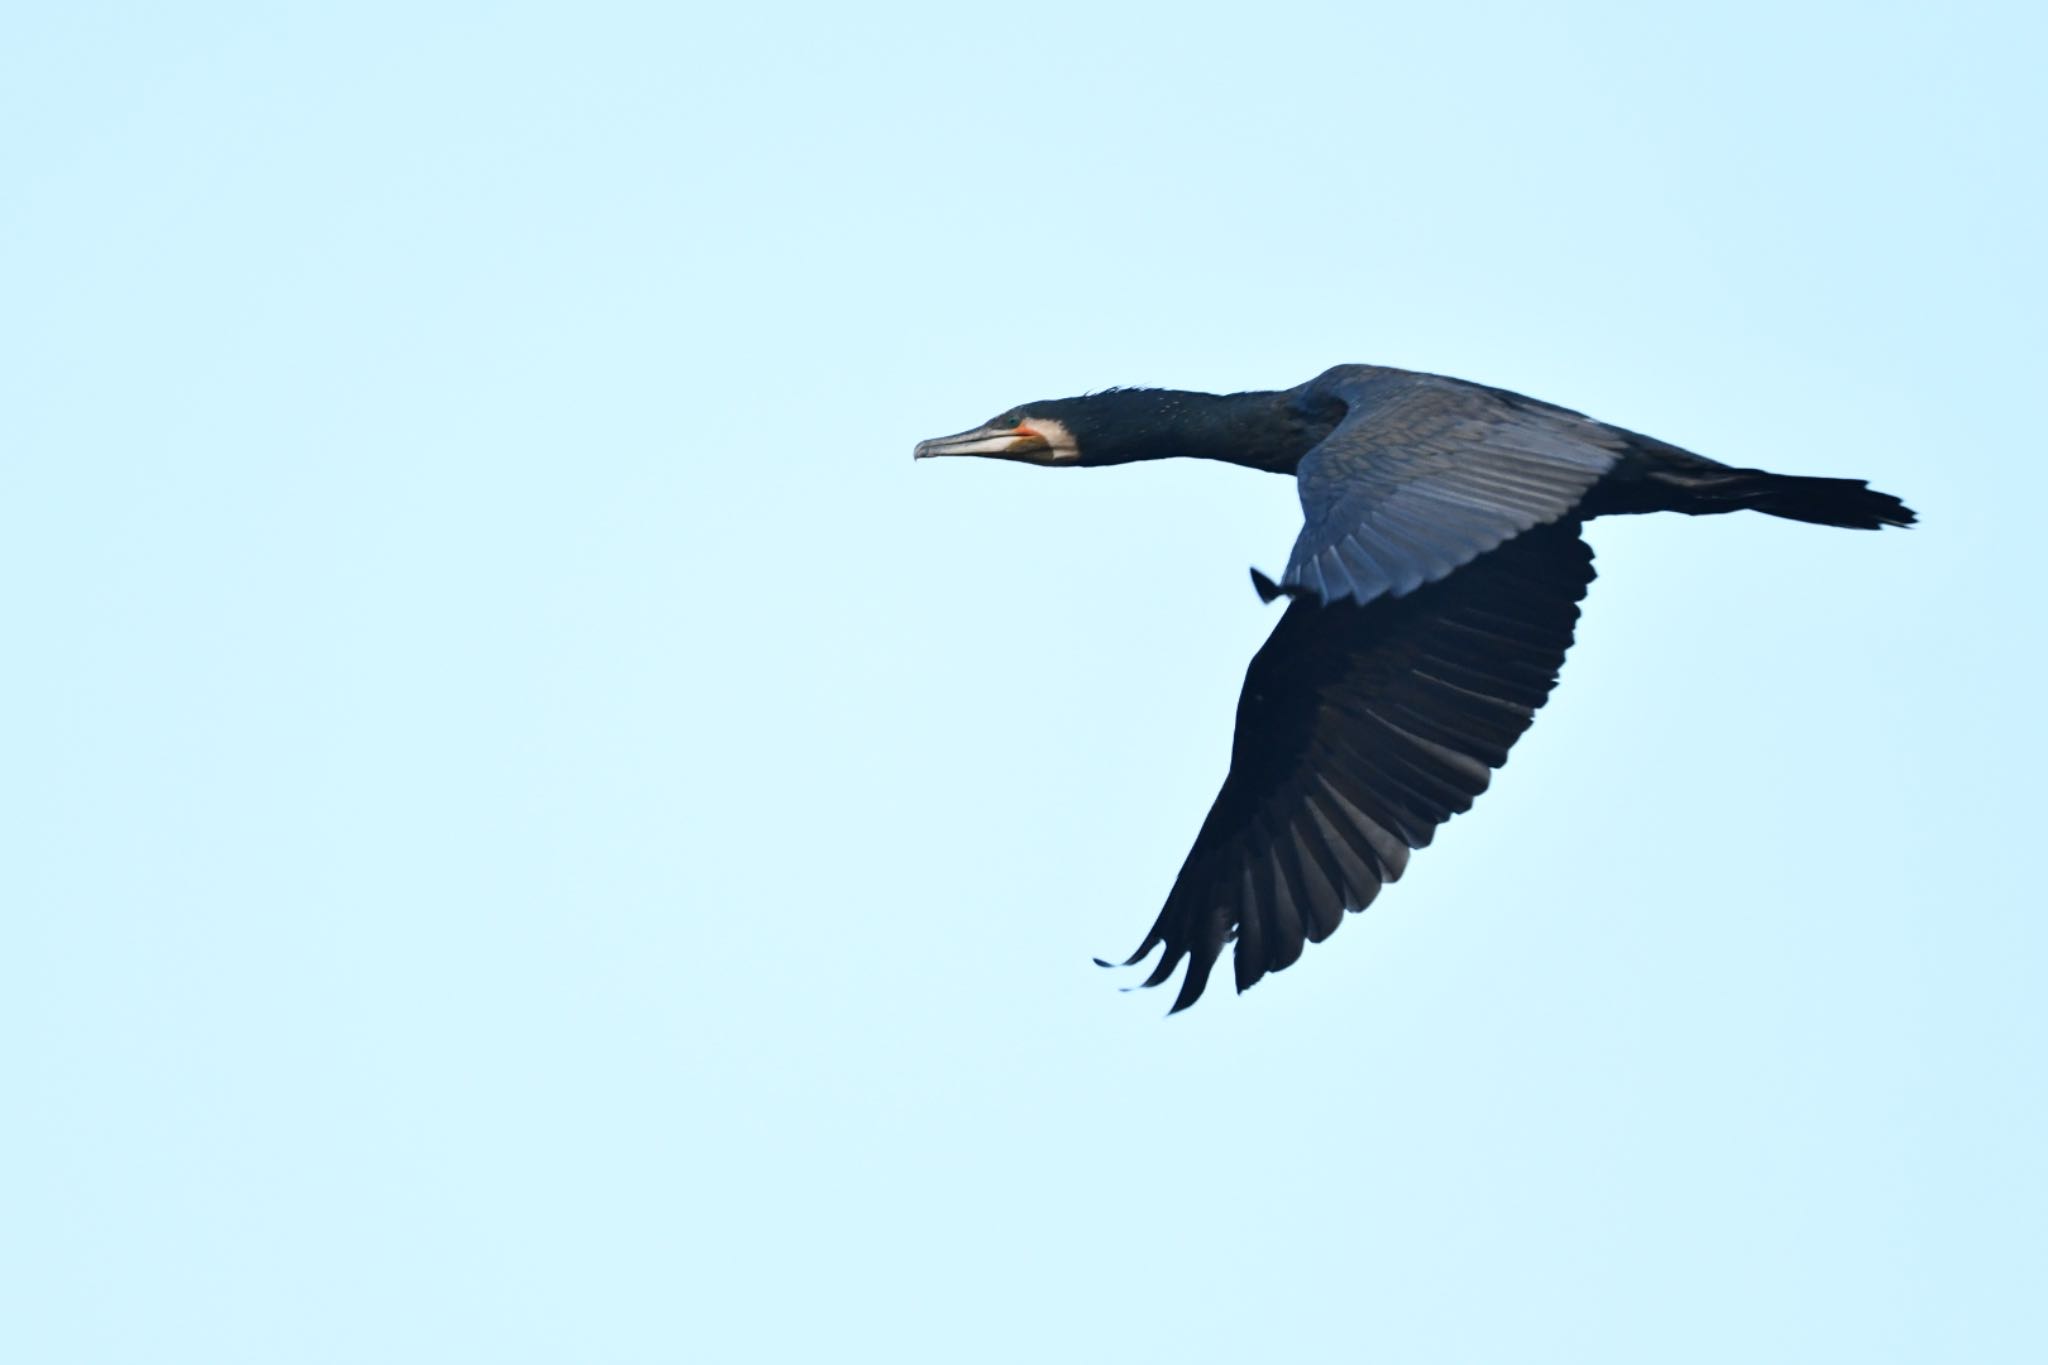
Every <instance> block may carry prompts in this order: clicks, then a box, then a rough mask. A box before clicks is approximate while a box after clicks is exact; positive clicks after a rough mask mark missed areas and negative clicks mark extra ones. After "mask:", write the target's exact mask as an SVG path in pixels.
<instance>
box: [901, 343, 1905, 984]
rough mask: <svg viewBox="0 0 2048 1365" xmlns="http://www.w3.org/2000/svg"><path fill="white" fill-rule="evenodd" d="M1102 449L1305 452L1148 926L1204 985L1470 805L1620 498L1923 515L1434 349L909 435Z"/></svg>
mask: <svg viewBox="0 0 2048 1365" xmlns="http://www.w3.org/2000/svg"><path fill="white" fill-rule="evenodd" d="M917 454H918V456H919V457H920V458H924V457H927V456H936V455H980V456H986V457H990V458H995V459H1009V460H1024V461H1028V462H1031V463H1035V464H1075V465H1101V464H1124V463H1128V462H1130V461H1134V460H1153V459H1163V458H1166V457H1169V456H1194V457H1197V458H1202V459H1212V460H1225V461H1228V462H1230V463H1232V464H1241V465H1248V466H1250V467H1251V468H1254V469H1263V470H1268V471H1270V472H1273V473H1276V474H1292V475H1294V477H1295V479H1296V481H1297V483H1298V485H1299V488H1300V492H1301V505H1302V512H1303V525H1302V529H1301V534H1300V536H1299V537H1298V538H1297V539H1296V541H1295V544H1294V551H1293V553H1292V554H1291V555H1290V556H1289V558H1288V562H1287V569H1286V572H1285V573H1284V574H1283V575H1282V577H1281V580H1280V581H1279V582H1278V583H1274V582H1273V581H1272V580H1270V579H1267V578H1266V577H1265V576H1264V575H1262V574H1259V573H1258V572H1257V571H1256V570H1254V571H1253V575H1252V576H1253V582H1254V584H1255V585H1256V586H1257V587H1258V589H1259V592H1260V595H1261V596H1262V597H1265V598H1266V599H1267V600H1268V601H1270V600H1272V599H1273V598H1275V597H1278V596H1281V595H1285V596H1287V597H1288V598H1290V599H1291V600H1290V601H1289V603H1288V606H1287V610H1286V612H1285V613H1284V614H1283V615H1282V616H1281V618H1280V623H1279V624H1278V625H1277V626H1276V627H1274V630H1273V634H1272V636H1271V637H1270V638H1269V639H1268V640H1267V641H1266V643H1265V645H1264V646H1263V647H1262V648H1261V649H1260V650H1259V652H1258V654H1257V655H1256V656H1255V657H1254V658H1253V659H1252V663H1251V667H1250V669H1249V670H1248V671H1247V672H1246V674H1245V684H1244V692H1243V695H1242V697H1241V698H1240V700H1239V702H1238V708H1237V735H1236V740H1235V742H1234V744H1233V746H1232V749H1231V756H1230V772H1229V774H1228V776H1226V777H1225V778H1224V781H1223V789H1222V791H1221V792H1219V793H1218V794H1217V797H1216V802H1215V804H1214V806H1213V807H1211V809H1210V811H1209V816H1208V818H1207V819H1206V820H1204V821H1203V822H1202V828H1201V830H1200V832H1199V833H1198V834H1197V835H1196V836H1195V844H1194V848H1193V849H1192V850H1190V851H1189V853H1188V857H1187V861H1186V862H1185V863H1184V864H1183V865H1182V866H1181V870H1180V875H1179V876H1178V877H1177V878H1176V879H1175V880H1174V884H1173V888H1172V890H1171V891H1170V892H1168V894H1167V897H1166V904H1165V906H1164V908H1163V909H1161V910H1160V912H1159V917H1158V919H1157V921H1156V922H1155V923H1154V924H1153V926H1152V930H1151V932H1150V933H1148V934H1147V935H1146V936H1145V941H1144V942H1143V943H1141V944H1139V945H1138V950H1137V952H1135V953H1134V954H1132V955H1131V957H1130V959H1129V961H1130V962H1133V963H1135V962H1137V961H1139V960H1140V959H1142V958H1143V957H1144V956H1145V955H1146V954H1147V953H1149V952H1151V951H1152V949H1153V948H1155V947H1159V946H1161V945H1163V946H1164V948H1165V951H1164V953H1163V954H1162V955H1161V957H1160V960H1159V963H1158V965H1157V966H1156V967H1154V968H1153V970H1152V973H1151V975H1150V976H1148V977H1147V978H1146V980H1145V984H1146V985H1148V986H1155V985H1158V984H1160V983H1161V982H1163V981H1165V980H1166V979H1167V978H1168V977H1169V976H1171V975H1172V974H1173V971H1174V969H1175V968H1176V967H1178V966H1179V965H1180V963H1181V961H1182V960H1183V959H1186V960H1187V962H1188V970H1187V975H1186V977H1185V978H1184V979H1183V981H1182V983H1181V989H1180V994H1179V996H1178V998H1177V999H1176V1000H1175V1001H1174V1009H1175V1010H1181V1009H1185V1008H1187V1007H1188V1006H1189V1005H1191V1004H1193V1003H1194V1002H1195V1000H1196V998H1197V997H1199V996H1200V995H1201V993H1202V990H1203V988H1204V987H1205V986H1206V985H1207V983H1208V979H1209V973H1210V971H1211V970H1212V969H1213V968H1214V966H1215V964H1216V962H1217V960H1218V959H1219V958H1220V957H1221V956H1222V953H1223V949H1224V946H1225V945H1226V944H1228V943H1230V942H1231V941H1232V940H1235V941H1236V944H1237V953H1236V959H1235V961H1236V979H1237V988H1238V989H1239V990H1243V989H1245V988H1246V987H1247V986H1250V985H1251V984H1252V983H1253V982H1255V981H1257V980H1258V979H1259V978H1260V977H1262V976H1264V975H1265V974H1266V973H1267V972H1270V971H1279V970H1280V969H1281V968H1283V967H1286V966H1289V965H1290V964H1292V963H1293V962H1294V960H1295V959H1296V958H1298V957H1299V956H1301V950H1302V945H1303V944H1304V943H1305V942H1308V943H1314V942H1320V941H1322V940H1323V939H1324V938H1326V937H1328V936H1329V934H1330V933H1331V932H1332V931H1334V930H1335V929H1336V927H1337V925H1338V923H1339V921H1340V920H1341V919H1342V917H1343V914H1344V912H1345V911H1347V910H1360V909H1363V908H1364V907H1365V906H1366V905H1368V904H1370V903H1371V901H1372V899H1373V897H1374V896H1376V895H1378V894H1379V890H1380V888H1381V887H1382V886H1384V885H1385V884H1386V883H1388V882H1391V881H1393V880H1395V879H1396V878H1398V877H1399V876H1400V875H1401V872H1402V869H1403V868H1404V867H1406V866H1407V862H1408V854H1409V851H1410V850H1411V849H1417V848H1422V847H1424V846H1425V845H1427V844H1428V843H1429V841H1430V838H1431V837H1432V835H1433V834H1434V833H1435V830H1436V827H1437V826H1438V825H1440V824H1442V823H1443V822H1444V821H1445V820H1448V819H1449V818H1450V817H1451V816H1453V815H1456V814H1459V813H1460V812H1462V811H1465V810H1468V809H1470V808H1471V805H1472V801H1473V799H1474V798H1475V797H1477V796H1478V795H1479V793H1480V792H1482V791H1484V790H1485V789H1486V785H1487V782H1488V781H1489V780H1490V779H1491V777H1492V771H1493V769H1495V768H1498V767H1500V766H1501V765H1502V764H1503V763H1505V762H1506V761H1507V754H1508V748H1509V746H1511V745H1512V744H1513V743H1514V742H1515V740H1516V739H1517V738H1519V737H1520V736H1521V734H1522V732H1523V731H1524V730H1526V729H1528V728H1529V723H1530V721H1531V720H1532V719H1533V718H1534V717H1535V714H1536V710H1537V708H1538V707H1540V706H1542V705H1543V703H1544V701H1545V699H1547V698H1548V697H1549V695H1550V690H1551V688H1552V687H1553V686H1555V685H1556V682H1557V675H1558V670H1559V668H1560V667H1561V666H1562V664H1563V662H1564V655H1565V651H1566V650H1567V649H1568V648H1569V647H1570V646H1571V642H1572V630H1573V627H1574V625H1575V624H1576V622H1577V620H1578V615H1579V608H1578V604H1579V600H1580V599H1581V598H1582V597H1584V596H1585V592H1586V588H1587V585H1588V584H1590V583H1591V582H1592V581H1593V555H1592V551H1591V550H1590V549H1589V548H1588V547H1587V546H1586V543H1585V541H1584V540H1582V539H1581V538H1580V534H1579V532H1580V528H1581V527H1582V526H1583V524H1584V523H1585V522H1586V521H1587V520H1589V519H1590V518H1593V517H1597V516H1606V515H1610V514H1616V513H1636V512H1684V513H1687V514H1690V515H1695V516H1697V515H1704V514H1708V513H1716V512H1732V511H1738V510H1741V509H1744V508H1748V509H1751V510H1754V511H1759V512H1767V513H1770V514H1771V515H1773V516H1780V517H1789V518H1791V519H1793V520H1796V521H1810V522H1816V523H1818V524H1821V525H1824V526H1846V527H1856V528H1861V529H1871V530H1874V529H1876V528H1878V527H1881V526H1907V525H1910V524H1912V522H1913V520H1914V514H1913V512H1912V511H1911V509H1909V508H1908V507H1906V505H1905V504H1904V503H1902V502H1900V501H1899V500H1898V499H1897V498H1895V497H1892V496H1891V495H1890V494H1888V493H1879V492H1876V491H1874V490H1872V489H1870V488H1868V487H1867V486H1865V485H1864V484H1863V483H1862V482H1861V481H1860V480H1855V479H1825V478H1807V477H1801V476H1794V475H1783V474H1769V473H1765V472H1764V471H1762V470H1759V469H1742V468H1735V467H1731V466H1728V465H1723V464H1719V463H1716V462H1715V461H1713V460H1709V459H1706V458H1704V457H1702V456H1699V455H1694V454H1692V453H1691V452H1689V451H1685V450H1681V449H1679V448H1678V447H1677V446H1672V445H1667V444H1665V443H1664V442H1662V441H1658V440H1654V439H1652V438H1650V437H1647V436H1639V435H1637V434H1636V433H1634V432H1632V431H1624V430H1623V429H1621V428H1620V427H1612V426H1608V425H1606V424H1605V423H1602V422H1596V421H1594V420H1593V419H1591V418H1589V417H1586V416H1585V415H1583V414H1581V413H1577V412H1573V411H1571V410H1570V409H1569V408H1560V407H1555V406H1553V405H1551V404H1549V403H1542V402H1538V401H1537V400H1535V399H1533V398H1525V397H1523V396H1522V395H1520V394H1515V393H1509V392H1507V391H1506V390H1503V389H1490V388H1485V387H1483V386H1481V385H1477V384H1468V383H1465V382H1463V381H1461V380H1456V379H1449V378H1445V377H1443V376H1441V375H1428V374H1415V373H1411V372H1408V371H1405V370H1392V369H1385V368H1382V367H1378V366H1371V365H1340V366H1338V367H1336V368H1335V369H1332V370H1329V371H1326V372H1325V373H1323V374H1321V375H1319V376H1317V377H1316V378H1315V379H1312V380H1310V381H1309V382H1308V383H1306V384H1302V385H1300V386H1299V387H1296V388H1292V389H1287V390H1284V391H1280V392H1255V393H1239V394H1229V395H1216V394H1206V393H1187V392H1181V391H1177V390H1168V389H1111V390H1109V391H1107V392H1105V393H1098V394H1092V395H1089V396H1087V397H1083V398H1063V399H1055V400H1051V401H1047V402H1043V403H1032V404H1027V405H1025V406H1024V407H1021V408H1013V409H1011V410H1010V411H1009V412H1006V413H1004V414H1003V415H1002V416H1000V417H998V418H996V419H995V420H994V421H992V422H989V423H987V424H985V425H983V426H981V427H977V428H975V429H974V430H972V431H966V432H962V433H960V434H959V435H957V436H948V437H942V438H939V439H937V440H933V441H925V442H922V443H920V444H919V445H918V447H917Z"/></svg>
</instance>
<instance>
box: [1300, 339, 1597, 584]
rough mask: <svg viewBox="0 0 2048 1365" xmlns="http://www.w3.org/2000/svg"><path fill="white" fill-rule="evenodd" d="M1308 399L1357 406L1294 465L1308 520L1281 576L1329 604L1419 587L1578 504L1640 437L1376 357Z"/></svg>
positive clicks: (1332, 377) (1343, 371) (1309, 391)
mask: <svg viewBox="0 0 2048 1365" xmlns="http://www.w3.org/2000/svg"><path fill="white" fill-rule="evenodd" d="M1305 399H1306V401H1317V400H1321V401H1328V400H1331V399H1335V400H1338V401H1341V402H1342V403H1343V404H1344V405H1345V407H1346V409H1347V412H1346V415H1345V417H1344V419H1343V420H1342V421H1341V422H1340V423H1338V425H1337V427H1336V429H1335V430H1333V431H1332V432H1331V433H1330V434H1329V435H1328V436H1326V437H1324V438H1323V440H1322V441H1321V442H1320V443H1319V444H1317V445H1316V447H1315V448H1314V449H1313V450H1311V451H1309V452H1308V454H1306V455H1304V456H1303V457H1302V459H1301V464H1300V467H1299V468H1298V470H1297V471H1296V474H1297V479H1298V481H1299V484H1300V490H1301V509H1302V516H1303V524H1302V528H1301V536H1300V538H1299V539H1298V540H1296V541H1295V544H1294V553H1293V554H1292V555H1291V556H1290V557H1289V559H1288V562H1287V573H1286V576H1285V577H1284V579H1283V580H1282V581H1283V582H1285V583H1286V584H1287V585H1288V586H1289V587H1299V588H1304V589H1307V590H1308V591H1310V592H1313V593H1315V594H1316V595H1317V596H1318V597H1320V598H1322V599H1323V600H1324V601H1326V602H1337V601H1342V600H1345V599H1347V598H1348V599H1350V600H1352V601H1356V602H1370V601H1373V600H1374V599H1375V598H1379V597H1386V596H1393V597H1398V596H1401V595H1402V594H1404V593H1408V592H1413V591H1414V590H1415V589H1416V588H1418V587H1420V586H1422V585H1423V584H1424V583H1433V582H1435V581H1437V580H1438V579H1440V578H1443V577H1444V576H1445V575H1446V574H1448V573H1450V572H1451V570H1453V569H1455V568H1457V567H1458V566H1459V565H1461V564H1465V563H1468V562H1470V561H1471V560H1473V559H1475V558H1476V557H1478V556H1479V555H1482V554H1484V553H1486V552H1487V551H1488V550H1491V549H1492V548H1494V547H1495V546H1496V545H1499V544H1501V543H1502V542H1504V541H1506V540H1508V539H1510V538H1512V537H1514V536H1517V535H1519V534H1521V533H1522V532H1524V531H1527V530H1529V529H1530V528H1532V527H1535V526H1542V525H1545V524H1547V523H1549V522H1553V521H1556V520H1558V519H1559V518H1561V517H1565V516H1568V515H1569V514H1570V513H1571V512H1572V511H1573V510H1574V509H1575V508H1577V507H1578V505H1579V502H1580V500H1581V499H1582V498H1584V497H1585V495H1586V492H1587V490H1588V489H1590V488H1591V487H1592V486H1593V485H1594V484H1595V483H1597V482H1599V480H1600V478H1601V476H1602V475H1604V474H1606V473H1607V471H1608V470H1610V469H1612V468H1613V467H1614V463H1615V460H1616V458H1617V457H1618V455H1619V454H1620V452H1621V449H1622V447H1623V446H1624V445H1625V444H1626V442H1627V440H1628V439H1629V433H1627V432H1624V431H1621V430H1620V429H1618V428H1615V427H1610V426H1606V425H1604V424H1602V423H1600V422H1596V421H1594V420H1593V419H1591V418H1589V417H1586V416H1584V415H1583V414H1581V413H1576V412H1573V411H1571V410H1570V409H1569V408H1560V407H1554V406H1552V405H1550V404H1548V403H1541V402H1538V401H1536V400H1535V399H1533V398H1524V397H1522V396H1521V395H1520V394H1514V393H1508V392H1507V391H1505V390H1502V389H1489V388H1483V387H1481V386H1479V385H1476V384H1467V383H1465V382H1463V381H1462V380H1456V379H1447V378H1444V377H1443V376H1440V375H1430V374H1411V373H1409V372H1407V371H1405V370H1387V369H1379V368H1376V367H1373V366H1367V365H1342V366H1339V367H1337V368H1336V369H1334V370H1331V371H1329V372H1328V373H1326V374H1324V375H1322V376H1320V377H1318V378H1317V379H1315V380H1313V381H1311V382H1310V383H1309V384H1308V385H1307V386H1306V390H1305Z"/></svg>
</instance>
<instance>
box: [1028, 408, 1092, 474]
mask: <svg viewBox="0 0 2048 1365" xmlns="http://www.w3.org/2000/svg"><path fill="white" fill-rule="evenodd" d="M1024 425H1025V426H1027V427H1030V428H1031V429H1032V430H1033V431H1035V432H1037V433H1038V434H1039V435H1040V436H1043V437H1044V438H1045V444H1046V447H1047V449H1046V452H1045V458H1046V460H1047V462H1048V463H1055V464H1066V463H1068V462H1070V461H1073V460H1078V459H1080V458H1081V445H1080V443H1079V442H1078V441H1076V440H1075V439H1074V433H1072V432H1071V431H1068V430H1067V426H1066V423H1064V422H1061V421H1059V420H1058V419H1057V418H1052V417H1033V416H1031V415H1030V414H1028V413H1027V414H1025V417H1024Z"/></svg>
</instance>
